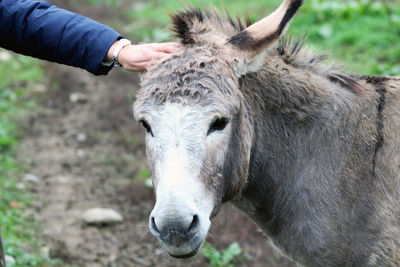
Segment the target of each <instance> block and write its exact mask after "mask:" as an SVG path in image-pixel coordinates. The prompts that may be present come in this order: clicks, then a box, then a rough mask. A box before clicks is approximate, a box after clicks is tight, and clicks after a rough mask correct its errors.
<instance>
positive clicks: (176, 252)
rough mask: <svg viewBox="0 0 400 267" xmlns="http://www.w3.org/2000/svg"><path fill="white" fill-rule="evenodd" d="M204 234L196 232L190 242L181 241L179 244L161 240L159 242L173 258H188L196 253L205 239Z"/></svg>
mask: <svg viewBox="0 0 400 267" xmlns="http://www.w3.org/2000/svg"><path fill="white" fill-rule="evenodd" d="M205 237H206V235H203V234H200V233H199V234H198V235H196V236H195V237H194V238H193V239H192V240H190V242H185V243H181V244H179V245H177V246H176V245H171V244H166V243H164V242H162V241H161V244H162V245H163V247H164V248H165V250H166V251H167V252H168V254H169V255H170V256H172V257H174V258H190V257H193V256H194V255H196V254H197V252H198V251H199V249H200V248H201V245H203V242H204V240H205Z"/></svg>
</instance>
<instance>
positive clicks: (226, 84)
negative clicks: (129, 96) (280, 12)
mask: <svg viewBox="0 0 400 267" xmlns="http://www.w3.org/2000/svg"><path fill="white" fill-rule="evenodd" d="M188 12H189V13H188V14H185V16H184V19H187V20H190V19H192V18H193V20H192V21H190V23H188V24H187V25H186V26H187V27H189V28H188V29H186V30H187V31H188V32H190V40H192V41H193V42H194V43H190V44H188V45H187V46H185V48H184V49H183V50H182V51H181V52H180V53H178V54H176V55H174V56H173V57H172V58H169V59H167V60H165V61H164V62H161V63H160V64H159V65H158V66H156V67H155V68H154V69H153V70H151V71H150V72H149V73H147V74H146V75H145V77H144V82H143V86H142V87H143V88H142V89H141V91H140V92H139V93H138V96H137V101H136V103H135V115H136V116H137V117H140V114H141V113H146V112H151V110H152V109H158V108H160V107H162V106H163V105H165V103H167V102H180V103H183V104H185V105H188V106H198V105H199V106H208V105H214V106H216V107H218V108H220V109H221V110H225V111H226V112H227V113H230V114H231V117H232V118H233V119H232V120H231V123H232V129H233V130H232V133H231V137H230V138H231V139H230V143H231V145H230V146H229V150H228V152H227V154H226V160H225V164H224V166H223V169H216V170H213V166H212V162H204V168H205V169H204V175H205V177H203V179H204V180H205V182H206V183H209V184H210V186H211V187H212V188H213V190H211V191H212V192H214V195H215V199H216V200H215V208H214V212H213V215H215V214H216V213H217V212H218V209H219V207H220V205H221V204H222V203H223V202H226V201H228V200H232V201H233V203H234V204H235V205H236V206H237V207H238V208H240V209H242V210H243V211H244V212H246V213H247V214H248V215H249V216H250V217H251V218H252V219H253V220H254V221H255V222H256V223H257V224H258V225H259V226H260V227H261V228H262V230H263V231H264V232H265V233H266V234H267V235H269V236H270V237H271V238H272V240H273V242H274V244H275V245H276V246H277V247H278V248H280V249H281V250H282V251H283V252H284V253H285V254H286V255H287V256H289V257H290V258H292V259H293V260H295V261H297V262H299V263H301V264H303V265H305V266H400V173H399V171H400V77H391V78H390V77H368V76H354V75H347V74H345V73H343V72H341V71H340V70H337V69H333V68H331V67H326V66H325V65H324V64H323V63H322V59H323V57H321V56H318V55H317V56H316V55H314V54H313V53H311V52H310V51H308V50H306V49H301V48H300V47H299V44H294V45H292V43H291V42H290V41H281V42H280V44H278V45H277V46H275V47H273V48H272V49H269V51H268V53H267V54H266V56H265V58H264V59H263V65H262V67H261V68H260V69H259V70H258V71H257V72H254V73H248V74H246V75H243V76H240V75H239V74H238V73H237V72H236V71H237V70H236V69H235V67H233V66H235V64H236V62H237V61H238V59H237V56H236V55H235V54H232V53H231V52H230V51H229V49H227V47H226V46H224V45H220V44H219V43H218V40H220V39H225V40H226V39H228V38H229V37H230V36H233V35H234V34H237V33H238V32H239V30H238V29H237V28H236V27H233V26H232V23H230V22H229V19H227V20H224V19H223V18H222V17H220V16H219V15H218V14H216V13H207V15H204V16H201V18H202V19H201V21H200V20H199V19H198V18H199V15H198V13H196V16H193V17H192V18H191V16H190V15H191V14H190V12H191V11H188ZM196 12H199V11H196ZM181 14H182V13H181ZM210 14H212V15H210ZM181 37H182V36H181ZM182 38H183V37H182ZM300 46H301V45H300ZM148 153H149V152H148ZM150 166H151V168H153V167H154V166H152V163H150ZM207 175H211V176H213V179H211V180H207V179H208V178H207ZM215 177H218V179H220V180H217V181H216V180H215V179H216V178H215Z"/></svg>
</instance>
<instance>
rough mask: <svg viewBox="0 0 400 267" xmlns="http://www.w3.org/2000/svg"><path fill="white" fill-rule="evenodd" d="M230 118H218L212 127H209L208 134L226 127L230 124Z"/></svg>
mask: <svg viewBox="0 0 400 267" xmlns="http://www.w3.org/2000/svg"><path fill="white" fill-rule="evenodd" d="M228 122H229V120H228V119H227V118H217V119H215V120H214V121H213V122H212V123H211V125H210V128H209V129H208V133H207V135H210V134H211V133H213V132H215V131H222V130H223V129H225V127H226V125H228Z"/></svg>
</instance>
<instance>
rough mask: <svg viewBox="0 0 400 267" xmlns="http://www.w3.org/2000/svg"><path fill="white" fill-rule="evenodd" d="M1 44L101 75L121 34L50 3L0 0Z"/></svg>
mask: <svg viewBox="0 0 400 267" xmlns="http://www.w3.org/2000/svg"><path fill="white" fill-rule="evenodd" d="M0 25H1V27H0V46H1V47H4V48H6V49H10V50H13V51H15V52H17V53H21V54H24V55H29V56H33V57H37V58H40V59H45V60H49V61H54V62H58V63H62V64H67V65H71V66H75V67H80V68H84V69H86V70H88V71H89V72H91V73H93V74H96V75H100V74H107V73H108V71H109V70H110V69H111V67H106V66H103V65H102V64H101V62H102V61H103V59H104V58H105V57H106V55H107V52H108V50H109V48H110V47H111V46H112V44H113V43H114V42H115V41H116V40H117V39H118V38H120V37H121V35H120V34H119V33H117V32H115V31H114V30H113V29H111V28H109V27H107V26H105V25H103V24H100V23H98V22H95V21H93V20H91V19H89V18H86V17H83V16H80V15H77V14H75V13H72V12H69V11H66V10H64V9H60V8H57V7H55V6H53V5H51V4H49V3H47V2H43V1H30V0H0Z"/></svg>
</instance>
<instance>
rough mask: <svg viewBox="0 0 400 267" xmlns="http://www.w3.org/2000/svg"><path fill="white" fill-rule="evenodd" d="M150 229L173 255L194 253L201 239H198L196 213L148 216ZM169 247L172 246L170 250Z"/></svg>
mask: <svg viewBox="0 0 400 267" xmlns="http://www.w3.org/2000/svg"><path fill="white" fill-rule="evenodd" d="M149 224H150V230H151V232H152V234H153V235H154V236H156V237H157V238H158V239H159V240H160V241H161V243H162V244H163V245H164V246H165V247H166V248H167V250H168V252H169V254H170V255H171V256H173V257H178V258H187V257H191V256H193V255H195V254H196V252H197V250H198V249H199V248H200V246H201V243H202V241H203V240H198V233H199V230H200V221H199V216H198V215H192V216H180V217H178V216H176V217H174V218H157V217H155V216H153V215H152V216H150V223H149ZM169 248H173V249H172V250H171V249H169Z"/></svg>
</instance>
